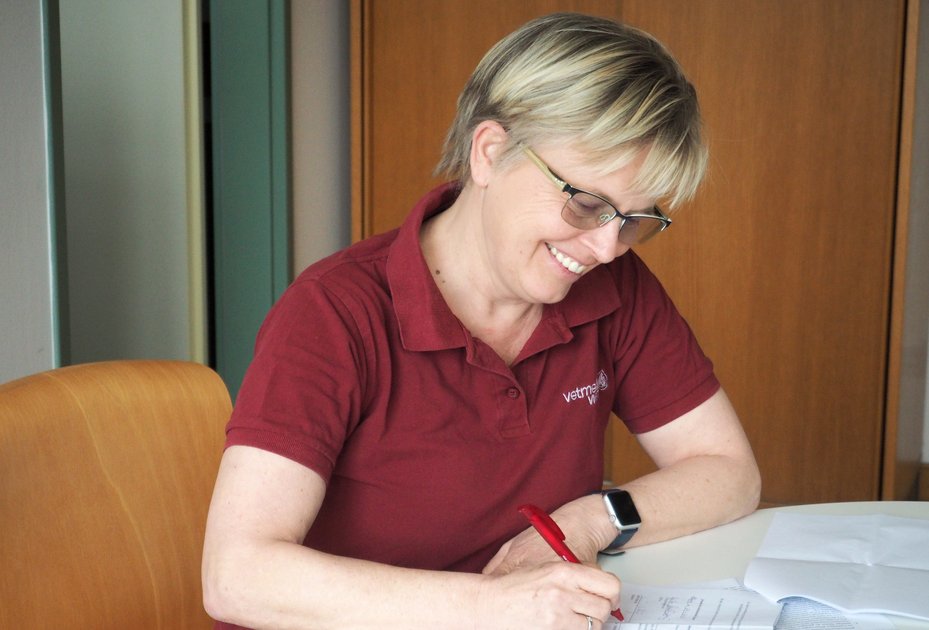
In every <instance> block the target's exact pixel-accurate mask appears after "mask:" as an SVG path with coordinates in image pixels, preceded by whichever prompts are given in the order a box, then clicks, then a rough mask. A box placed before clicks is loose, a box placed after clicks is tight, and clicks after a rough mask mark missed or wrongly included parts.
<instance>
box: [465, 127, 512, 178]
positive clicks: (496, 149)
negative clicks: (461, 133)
mask: <svg viewBox="0 0 929 630" xmlns="http://www.w3.org/2000/svg"><path fill="white" fill-rule="evenodd" d="M508 140H509V136H508V135H507V133H506V129H504V128H503V125H501V124H500V123H498V122H497V121H495V120H485V121H483V122H482V123H480V124H479V125H478V126H477V127H475V128H474V133H472V134H471V157H470V160H471V161H470V164H471V179H472V181H474V183H475V184H476V185H477V186H480V187H482V188H483V187H484V186H486V185H487V183H488V182H489V181H490V178H491V176H492V175H493V172H494V167H495V166H496V164H497V162H498V160H499V159H500V156H501V155H502V154H503V150H504V149H505V148H506V144H507V141H508Z"/></svg>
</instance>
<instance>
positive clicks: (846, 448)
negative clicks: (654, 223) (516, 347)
mask: <svg viewBox="0 0 929 630" xmlns="http://www.w3.org/2000/svg"><path fill="white" fill-rule="evenodd" d="M904 4H905V3H904V1H903V0H895V1H884V0H854V1H851V2H848V1H846V0H815V1H810V0H786V1H784V2H768V1H766V0H752V1H748V0H746V1H743V2H738V3H732V2H714V1H706V2H692V1H690V0H626V1H623V2H619V1H614V2H558V1H554V0H553V1H536V2H526V3H519V4H518V5H517V4H516V3H497V2H491V1H489V0H482V1H480V2H463V1H462V2H442V3H434V2H429V1H428V0H404V1H398V0H393V1H389V2H384V1H381V2H364V1H361V0H358V1H357V2H356V5H355V9H356V12H355V16H354V18H353V20H354V24H355V38H356V41H357V48H356V55H355V59H356V65H355V72H356V81H355V86H356V90H355V92H354V95H353V101H354V105H355V110H354V115H355V122H356V129H355V130H354V133H355V137H356V145H355V146H356V151H355V155H354V157H353V159H354V160H355V172H356V180H355V197H354V198H355V204H354V207H355V210H354V211H355V237H356V238H357V237H361V236H366V235H369V234H372V233H376V232H380V231H383V230H386V229H388V228H390V227H393V226H395V225H397V224H399V222H400V221H401V220H402V218H403V217H404V216H405V215H406V213H407V212H408V210H409V208H410V206H411V204H412V203H414V202H415V200H416V199H417V198H418V197H419V196H420V195H421V194H422V193H423V192H424V191H425V190H426V189H428V187H429V186H431V185H432V184H434V183H435V181H434V180H432V179H431V178H430V175H429V174H430V173H431V171H432V168H433V167H434V165H435V163H436V161H437V160H438V157H439V152H440V150H441V145H442V140H443V137H444V133H445V131H446V128H447V126H448V124H449V123H450V121H451V118H452V115H453V112H454V103H455V99H456V97H457V94H458V92H459V91H460V89H461V87H462V86H463V85H464V82H465V80H466V78H467V76H468V75H469V73H470V72H471V70H472V69H473V67H474V65H475V64H476V63H477V61H478V60H479V58H480V56H481V55H482V54H483V53H484V52H485V51H486V49H487V48H488V47H489V46H490V45H491V44H492V43H493V42H495V41H496V40H497V39H499V37H501V36H502V35H504V34H505V33H507V32H509V31H510V30H512V29H513V28H515V27H516V26H518V25H519V24H521V23H522V22H524V21H526V20H527V19H529V18H531V17H533V16H535V15H540V14H543V13H547V12H550V11H552V10H581V11H586V12H590V13H595V14H600V15H611V16H613V17H616V18H619V19H621V20H625V21H627V22H628V23H631V24H633V25H636V26H639V27H641V28H643V29H645V30H647V31H649V32H651V33H653V34H654V35H655V36H657V37H658V38H659V39H661V40H662V41H663V42H665V44H666V45H668V47H669V48H670V49H671V51H672V52H673V53H674V54H675V56H676V57H677V58H678V59H679V60H680V61H681V63H682V65H683V66H684V68H685V71H686V72H687V74H688V75H689V76H690V78H691V79H692V81H693V82H694V83H695V85H696V86H697V89H698V92H699V94H700V98H701V103H702V107H703V110H704V116H705V119H706V128H707V136H708V138H709V142H710V146H711V165H710V173H709V176H708V180H707V182H706V185H705V186H704V188H703V189H702V191H701V192H700V194H699V195H698V198H697V199H696V200H695V201H694V202H693V203H691V204H689V205H688V206H687V207H685V208H682V209H680V211H679V212H678V213H677V215H676V216H675V225H674V228H673V229H672V230H671V231H670V232H668V233H667V234H666V235H662V237H661V238H659V239H656V240H655V241H654V242H653V243H650V244H649V245H647V246H646V247H643V248H641V253H642V255H643V256H644V257H645V258H646V259H647V260H648V262H649V264H650V266H651V267H652V268H653V269H654V270H655V271H656V273H657V274H658V276H659V277H660V278H661V279H662V281H663V282H664V284H665V286H666V287H667V288H668V291H669V293H670V294H671V296H672V297H673V298H674V300H675V302H676V303H677V304H678V306H679V308H680V309H681V311H682V312H683V313H684V314H685V316H686V317H687V318H688V320H689V321H690V323H691V325H692V326H693V328H694V330H695V331H696V333H697V335H698V337H699V338H700V340H701V343H702V344H703V346H704V348H705V349H706V351H707V353H708V354H709V355H710V356H711V358H713V360H714V362H715V364H716V367H717V371H718V374H719V376H720V378H721V380H722V381H723V383H724V385H725V387H726V389H727V391H728V392H729V394H730V396H731V397H732V399H733V402H734V404H735V406H736V408H737V410H738V411H739V413H740V415H741V417H742V418H743V421H744V424H745V426H746V430H747V431H748V433H749V437H750V439H751V441H752V443H753V445H754V447H755V449H756V453H757V455H758V459H759V462H760V465H761V467H762V474H763V477H764V490H763V499H764V500H765V501H766V502H768V503H799V502H818V501H845V500H861V499H875V498H878V494H879V490H880V481H881V474H882V471H881V448H882V437H883V430H884V426H883V423H884V404H885V403H884V400H885V375H886V372H887V365H886V357H887V353H888V335H887V332H888V321H889V293H890V283H891V270H892V261H893V230H894V204H895V194H896V185H897V183H896V177H897V170H896V164H897V145H898V128H899V116H900V112H899V109H900V98H899V95H900V88H901V71H900V68H901V54H902V45H903V32H904ZM610 441H611V444H612V448H611V449H610V453H609V457H608V460H607V470H606V476H607V477H608V478H610V479H612V480H614V481H617V482H621V481H623V480H624V479H628V478H631V477H634V476H637V475H639V474H641V473H642V472H644V471H647V470H648V469H650V467H651V464H650V462H648V461H647V459H646V458H644V456H643V455H642V454H641V452H640V451H639V449H638V447H637V446H636V445H635V443H634V440H632V439H631V438H630V437H629V436H628V435H627V434H626V432H625V431H624V430H623V429H622V428H621V427H616V428H614V430H613V432H612V436H611V437H610Z"/></svg>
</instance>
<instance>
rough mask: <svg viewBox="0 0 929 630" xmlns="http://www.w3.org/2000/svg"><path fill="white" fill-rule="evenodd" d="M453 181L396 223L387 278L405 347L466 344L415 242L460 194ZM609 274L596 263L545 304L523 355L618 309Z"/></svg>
mask: <svg viewBox="0 0 929 630" xmlns="http://www.w3.org/2000/svg"><path fill="white" fill-rule="evenodd" d="M459 192H460V189H459V188H458V185H457V183H455V182H450V183H447V184H443V185H441V186H439V187H437V188H435V189H433V190H432V191H430V192H429V193H428V194H426V196H424V197H423V198H422V199H420V200H419V202H418V203H417V204H416V206H414V208H413V210H412V212H410V214H409V216H408V217H407V218H406V220H405V221H404V222H403V225H401V226H400V229H399V231H398V233H397V238H396V239H395V240H394V242H393V243H392V244H391V246H390V251H389V253H388V257H387V281H388V283H389V285H390V291H391V295H392V296H393V303H394V312H395V313H396V315H397V321H398V323H399V327H400V338H401V341H402V343H403V347H404V348H406V349H407V350H412V351H427V350H446V349H450V348H460V347H466V346H467V345H468V337H469V335H468V333H467V331H466V330H465V328H464V326H462V324H461V322H460V321H459V320H458V318H457V317H456V316H455V315H454V313H452V311H451V309H449V308H448V304H446V303H445V299H444V298H443V297H442V294H441V292H440V291H439V288H438V286H436V283H435V281H434V280H433V279H432V274H431V273H430V272H429V268H428V266H427V265H426V259H425V257H424V256H423V253H422V248H421V246H420V242H419V233H420V230H421V228H422V225H423V222H424V221H425V220H426V219H428V218H429V217H431V216H433V215H436V214H438V213H439V212H442V211H443V210H446V209H448V208H449V207H450V206H451V205H452V203H454V201H455V199H456V198H457V197H458V193H459ZM620 305H621V304H620V298H619V292H618V290H617V287H616V284H615V282H614V280H613V278H612V274H611V273H610V272H609V270H608V269H606V268H604V267H602V266H601V267H597V268H596V269H594V270H593V271H591V272H589V273H588V274H587V275H585V276H584V277H583V278H581V279H580V280H578V281H577V282H576V283H575V285H574V286H573V287H571V290H570V291H569V292H568V295H567V296H566V297H565V299H563V300H562V301H561V302H558V303H557V304H546V305H545V309H544V311H543V314H542V320H541V322H540V323H539V326H538V328H537V329H536V331H535V333H533V335H532V337H531V338H530V340H529V342H528V343H527V347H526V348H524V350H523V352H522V353H521V357H523V356H528V355H530V354H532V353H535V352H540V351H542V350H544V349H546V348H549V347H551V346H554V345H557V344H559V343H566V342H567V341H570V340H571V338H572V337H573V335H572V333H571V330H570V329H571V327H572V326H578V325H580V324H586V323H587V322H590V321H593V320H596V319H600V318H601V317H604V316H606V315H608V314H610V313H612V312H613V311H615V310H616V309H618V308H619V307H620Z"/></svg>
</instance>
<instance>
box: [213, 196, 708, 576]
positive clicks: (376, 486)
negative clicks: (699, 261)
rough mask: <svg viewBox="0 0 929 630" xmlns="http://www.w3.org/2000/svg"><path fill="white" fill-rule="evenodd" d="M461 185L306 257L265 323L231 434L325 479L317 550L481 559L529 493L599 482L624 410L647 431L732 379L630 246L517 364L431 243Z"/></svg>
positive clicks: (465, 563)
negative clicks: (430, 263)
mask: <svg viewBox="0 0 929 630" xmlns="http://www.w3.org/2000/svg"><path fill="white" fill-rule="evenodd" d="M455 194H456V191H455V189H454V188H453V187H451V186H443V187H440V188H438V189H436V190H434V191H432V192H431V193H429V194H428V195H427V196H426V197H424V198H423V199H422V200H421V201H420V202H419V204H418V205H417V206H416V207H415V208H414V210H413V212H412V213H411V214H410V216H409V218H408V219H407V220H406V222H405V223H404V224H403V226H402V227H401V228H399V230H394V231H392V232H389V233H387V234H383V235H379V236H375V237H373V238H370V239H368V240H366V241H363V242H361V243H358V244H356V245H353V246H352V247H349V248H348V249H346V250H343V251H342V252H340V253H337V254H335V255H333V256H331V257H329V258H327V259H325V260H323V261H320V262H319V263H317V264H314V265H312V266H311V267H309V268H308V269H307V270H306V271H304V272H303V273H302V274H301V275H300V276H299V277H298V278H297V280H296V281H295V282H294V283H293V285H292V286H291V287H290V288H289V289H288V290H287V291H286V293H285V295H284V296H283V297H282V298H281V300H280V301H279V302H278V303H277V304H276V305H275V306H274V308H273V309H272V310H271V312H270V313H269V315H268V317H267V319H266V321H265V323H264V324H263V326H262V328H261V331H260V333H259V335H258V340H257V344H256V349H255V356H254V360H253V362H252V364H251V366H250V367H249V369H248V373H247V374H246V376H245V380H244V383H243V385H242V388H241V391H240V393H239V395H238V400H237V401H236V406H235V411H234V413H233V415H232V419H231V420H230V422H229V425H228V429H227V446H231V445H235V444H244V445H249V446H254V447H258V448H261V449H265V450H269V451H273V452H275V453H278V454H280V455H283V456H284V457H287V458H290V459H292V460H294V461H296V462H298V463H300V464H302V465H304V466H307V467H309V468H311V469H312V470H314V471H316V472H317V473H319V474H320V475H321V476H322V477H323V478H324V479H325V480H326V482H327V484H328V486H327V493H326V497H325V500H324V502H323V505H322V507H321V509H320V511H319V515H318V516H317V518H316V521H315V522H314V524H313V526H312V528H311V529H310V532H309V534H308V535H307V537H306V540H305V544H306V545H307V546H310V547H313V548H317V549H320V550H323V551H326V552H330V553H334V554H339V555H344V556H352V557H357V558H366V559H370V560H375V561H379V562H385V563H389V564H392V565H399V566H408V567H420V568H429V569H450V570H463V571H480V570H481V569H482V568H483V566H484V565H485V564H486V562H487V561H488V560H489V559H490V558H491V557H492V556H493V554H494V553H495V552H496V551H497V549H498V548H499V547H500V546H501V545H502V544H503V543H504V542H505V541H506V540H508V539H509V538H510V537H512V536H513V535H515V534H516V533H518V532H519V531H521V530H522V529H524V528H525V527H526V523H525V521H524V520H523V519H522V517H521V516H520V515H519V514H518V513H517V511H516V509H517V507H518V506H519V505H520V504H521V503H526V502H531V503H535V504H537V505H539V506H541V507H542V508H544V509H548V510H553V509H555V508H557V507H558V506H560V505H562V504H564V503H566V502H568V501H571V500H572V499H575V498H577V497H580V496H582V495H584V494H586V493H589V492H591V491H594V490H596V489H598V488H599V487H600V484H601V480H602V477H603V455H602V454H603V445H604V444H603V439H604V430H605V428H606V426H607V422H608V420H609V415H610V412H611V411H615V412H616V413H617V414H618V415H619V416H620V417H621V418H623V420H624V422H625V423H626V424H627V426H628V427H629V429H630V430H631V431H633V432H644V431H648V430H651V429H654V428H657V427H659V426H661V425H662V424H664V423H666V422H669V421H671V420H673V419H675V418H677V417H678V416H680V415H681V414H683V413H685V412H687V411H689V410H691V409H693V408H694V407H696V406H697V405H699V404H700V403H702V402H704V401H705V400H706V399H707V398H709V397H710V396H711V395H712V394H713V393H714V392H715V391H716V390H717V388H718V387H719V385H718V383H717V381H716V378H715V377H714V375H713V370H712V366H711V364H710V361H709V360H708V359H707V358H706V357H705V356H704V354H703V353H702V352H701V350H700V348H699V346H698V345H697V343H696V341H695V339H694V337H693V335H692V334H691V331H690V329H689V328H688V326H687V324H686V323H685V322H684V320H683V319H682V318H681V317H680V315H679V314H678V312H677V311H676V310H675V308H674V306H673V305H672V304H671V301H670V300H669V299H668V297H667V295H666V294H665V292H664V291H663V289H662V288H661V286H660V284H659V283H658V282H657V280H656V279H655V278H654V276H652V274H651V273H650V272H649V271H648V269H647V268H646V267H645V265H644V264H643V263H642V261H641V260H640V259H639V258H638V257H637V256H636V255H635V254H634V253H632V252H629V253H627V254H625V255H624V256H622V257H620V258H618V259H617V260H615V261H614V262H613V263H611V264H609V265H605V266H600V267H597V268H595V269H594V270H592V271H591V272H589V273H588V274H587V275H586V276H584V277H583V278H581V279H580V280H579V281H578V282H577V283H576V284H575V286H574V287H572V289H571V290H570V292H569V294H568V296H567V297H566V298H565V299H564V300H563V301H562V302H560V303H558V304H554V305H546V306H545V309H544V313H543V315H542V320H541V322H540V323H539V325H538V327H537V329H536V330H535V332H534V333H533V334H532V336H531V337H530V339H529V341H528V342H527V343H526V346H525V348H524V349H523V351H522V352H521V354H520V355H519V357H517V359H516V361H515V362H514V363H513V364H512V365H511V366H507V365H506V364H505V363H504V362H503V361H502V360H501V359H500V357H499V356H497V354H496V353H495V352H494V351H493V350H492V349H491V348H490V347H488V346H487V345H485V344H484V343H482V342H481V341H480V340H478V339H475V338H474V337H472V336H471V334H470V333H469V332H468V331H467V330H466V329H465V328H464V327H463V326H462V324H461V322H459V320H458V319H457V318H456V317H455V315H454V314H452V312H451V311H450V310H449V309H448V306H447V305H446V304H445V302H444V300H443V299H442V296H441V294H440V293H439V290H438V288H437V287H436V285H435V283H434V281H433V279H432V276H431V274H430V273H429V270H428V268H427V266H426V263H425V260H424V258H423V256H422V252H421V250H420V246H419V238H418V235H419V231H420V226H421V224H422V222H423V220H424V217H428V216H430V215H432V214H434V213H436V212H440V211H441V210H444V209H445V208H447V207H448V206H449V205H450V204H451V203H452V201H453V200H454V198H455ZM294 500H299V499H298V497H295V498H294Z"/></svg>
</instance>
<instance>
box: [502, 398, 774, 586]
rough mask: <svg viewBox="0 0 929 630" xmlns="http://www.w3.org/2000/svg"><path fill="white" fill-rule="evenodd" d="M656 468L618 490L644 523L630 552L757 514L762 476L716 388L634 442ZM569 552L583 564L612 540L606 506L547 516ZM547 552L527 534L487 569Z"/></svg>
mask: <svg viewBox="0 0 929 630" xmlns="http://www.w3.org/2000/svg"><path fill="white" fill-rule="evenodd" d="M637 438H638V440H639V443H640V444H641V445H642V448H644V449H645V452H646V453H648V455H649V456H650V457H651V458H652V459H653V460H654V462H655V464H656V465H657V466H658V470H656V471H655V472H653V473H650V474H648V475H645V476H644V477H640V478H638V479H635V480H633V481H630V482H628V483H624V484H623V485H622V488H623V489H624V490H626V491H628V492H629V493H630V494H631V495H632V498H633V500H634V501H635V505H636V509H637V510H638V512H639V516H640V517H641V518H642V524H641V526H640V527H639V531H638V532H637V533H636V535H635V536H633V537H632V539H631V540H630V542H629V544H628V546H629V547H635V546H639V545H644V544H649V543H654V542H658V541H661V540H667V539H669V538H676V537H678V536H683V535H685V534H691V533H694V532H697V531H701V530H704V529H708V528H710V527H715V526H717V525H722V524H723V523H728V522H729V521H733V520H735V519H737V518H739V517H742V516H745V515H746V514H749V513H750V512H752V511H754V510H755V508H756V507H757V506H758V500H759V497H760V494H761V475H760V474H759V472H758V465H757V463H756V462H755V456H754V454H753V453H752V448H751V446H750V445H749V443H748V438H747V437H746V436H745V432H744V431H743V430H742V425H741V423H740V422H739V418H738V416H737V415H736V413H735V410H734V409H733V408H732V405H731V404H730V402H729V398H728V396H726V393H725V392H724V391H723V390H722V389H720V390H719V391H717V392H716V393H715V394H714V395H713V396H711V397H710V398H709V399H708V400H706V401H705V402H704V403H702V404H700V405H699V406H697V407H696V408H694V409H693V410H691V411H689V412H687V413H685V414H684V415H682V416H680V417H679V418H677V419H675V420H673V421H671V422H669V423H667V424H665V425H664V426H662V427H659V428H657V429H655V430H653V431H649V432H648V433H642V434H640V435H638V436H637ZM552 516H553V518H554V519H555V520H556V522H557V523H558V524H559V526H560V527H561V529H562V530H563V531H564V532H565V534H566V536H567V543H568V546H569V547H571V548H572V549H573V550H574V552H575V554H577V555H578V557H579V558H581V560H582V561H585V562H596V557H597V552H598V551H599V550H600V549H603V548H605V547H606V546H607V545H609V544H610V543H611V542H612V541H613V539H614V538H615V537H616V534H617V532H616V529H615V527H614V526H613V525H612V524H611V523H610V521H609V518H608V516H607V513H606V509H605V507H604V504H603V501H602V500H601V498H600V497H599V496H597V495H592V496H588V497H582V498H580V499H577V500H575V501H571V502H570V503H568V504H566V505H564V506H562V507H561V508H559V509H558V510H556V511H555V512H554V513H553V514H552ZM551 553H552V552H551V550H550V549H549V548H548V547H547V546H546V545H545V543H544V542H543V541H541V539H540V537H539V536H538V535H537V534H534V532H533V531H532V530H527V531H524V532H523V533H521V534H519V535H518V536H517V537H516V538H514V539H513V540H511V541H510V542H508V543H506V545H504V546H503V547H502V548H501V549H500V552H499V553H497V555H496V556H495V557H494V558H493V559H492V560H491V561H490V563H489V564H488V565H487V567H486V568H485V572H489V573H507V572H509V571H511V570H513V569H514V568H515V567H517V566H523V565H526V564H535V563H537V562H544V561H548V560H550V559H551Z"/></svg>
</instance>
